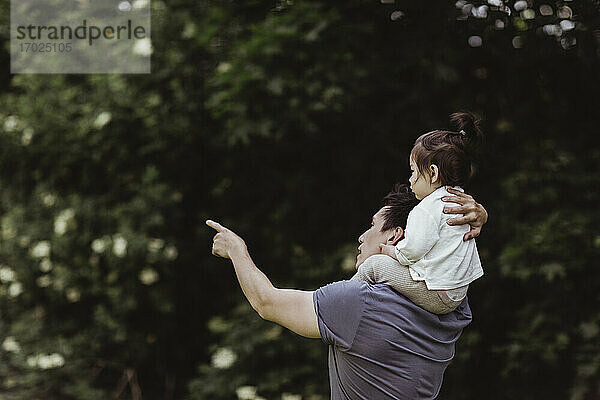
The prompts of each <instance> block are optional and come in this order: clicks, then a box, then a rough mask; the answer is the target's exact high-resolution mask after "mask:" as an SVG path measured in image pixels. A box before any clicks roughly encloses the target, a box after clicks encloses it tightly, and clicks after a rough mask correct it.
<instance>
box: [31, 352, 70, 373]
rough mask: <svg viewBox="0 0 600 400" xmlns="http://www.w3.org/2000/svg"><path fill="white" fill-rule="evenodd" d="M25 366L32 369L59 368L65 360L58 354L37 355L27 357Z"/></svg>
mask: <svg viewBox="0 0 600 400" xmlns="http://www.w3.org/2000/svg"><path fill="white" fill-rule="evenodd" d="M27 365H29V366H30V367H32V368H35V367H38V368H41V369H51V368H60V367H62V366H63V365H65V359H64V357H63V356H62V355H60V354H58V353H52V354H37V355H35V356H29V357H27Z"/></svg>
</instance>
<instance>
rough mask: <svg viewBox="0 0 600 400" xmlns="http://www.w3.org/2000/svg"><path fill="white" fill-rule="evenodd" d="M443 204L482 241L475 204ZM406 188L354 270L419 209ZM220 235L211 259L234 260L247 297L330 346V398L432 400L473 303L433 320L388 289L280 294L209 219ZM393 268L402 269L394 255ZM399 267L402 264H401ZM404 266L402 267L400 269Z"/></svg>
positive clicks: (481, 216)
mask: <svg viewBox="0 0 600 400" xmlns="http://www.w3.org/2000/svg"><path fill="white" fill-rule="evenodd" d="M452 193H453V194H455V196H452V197H451V198H449V199H445V201H451V202H455V203H458V204H460V206H458V207H447V209H448V210H447V212H449V213H453V214H463V216H462V217H459V218H455V219H454V220H450V221H452V222H450V221H449V223H451V224H465V223H470V225H471V231H470V232H468V233H467V234H466V235H465V240H468V239H470V238H471V237H475V236H478V235H479V232H480V229H481V226H482V225H483V224H484V223H485V222H486V221H487V213H486V211H485V209H484V208H483V207H482V206H481V205H480V204H478V203H477V202H475V201H474V200H473V198H472V197H471V196H469V195H467V194H464V193H462V192H459V191H452ZM415 204H416V203H415V199H414V196H413V195H412V193H410V192H409V191H408V190H404V191H398V190H396V191H393V192H391V193H390V194H388V195H387V196H386V197H385V199H384V204H383V207H382V208H381V209H380V210H379V211H377V212H376V213H375V215H374V216H373V219H372V223H371V227H370V228H369V229H368V230H367V231H366V232H364V233H363V234H362V235H361V236H360V238H359V242H360V243H361V244H360V246H359V254H358V256H357V262H356V267H357V268H358V266H359V265H360V264H361V263H362V262H363V261H364V260H365V259H367V258H368V257H370V256H373V255H376V254H378V253H379V251H380V246H381V245H385V244H388V245H393V244H395V243H396V242H397V241H398V240H400V239H401V238H402V236H403V233H404V227H405V226H406V218H407V216H408V213H409V212H410V210H411V209H412V207H413V206H414V205H415ZM206 223H207V225H209V226H210V227H212V228H214V229H215V230H216V231H217V234H216V235H215V237H214V238H213V247H212V253H213V254H214V255H217V256H220V257H224V258H229V259H230V260H231V261H232V262H233V266H234V269H235V272H236V275H237V278H238V281H239V283H240V286H241V288H242V291H243V292H244V295H245V296H246V298H247V299H248V301H249V302H250V304H251V305H252V307H253V308H254V309H255V310H256V311H257V312H258V314H259V315H260V316H261V317H262V318H263V319H266V320H268V321H273V322H276V323H278V324H279V325H282V326H284V327H286V328H288V329H290V330H292V331H293V332H295V333H297V334H299V335H302V336H305V337H309V338H319V337H320V338H321V339H322V340H323V341H324V342H325V343H327V344H329V378H330V386H331V398H332V399H365V400H376V399H411V400H413V399H433V398H435V397H436V396H437V394H438V392H439V389H440V387H441V383H442V378H443V373H444V371H445V369H446V367H447V366H448V364H449V363H450V361H451V360H452V358H453V356H454V344H455V342H456V341H457V340H458V338H459V336H460V334H461V333H462V329H463V328H464V327H465V326H466V325H468V324H469V323H470V322H471V312H470V309H469V305H468V301H467V299H466V298H465V299H464V301H463V303H462V304H461V305H460V306H459V307H458V308H457V309H456V310H454V311H453V312H451V313H448V314H444V315H436V314H432V313H430V312H428V311H426V310H424V309H422V308H420V307H418V306H417V305H415V304H414V303H412V302H411V301H409V300H408V299H407V298H406V297H404V296H402V295H400V294H399V293H397V292H395V291H394V290H392V289H391V288H390V287H389V286H387V285H385V284H375V285H371V284H368V283H367V282H358V281H341V282H335V283H332V284H329V285H327V286H324V287H322V288H320V289H318V290H316V291H314V292H313V291H302V290H293V289H278V288H275V287H274V286H273V285H272V284H271V282H270V281H269V279H268V278H267V277H266V276H265V275H264V274H263V273H262V272H261V271H260V270H259V269H258V268H257V267H256V265H255V264H254V262H253V261H252V259H251V258H250V255H249V253H248V250H247V248H246V245H245V243H244V241H243V240H242V239H241V238H240V237H239V236H237V235H236V234H235V233H233V232H232V231H231V230H229V229H227V228H225V227H223V226H221V225H220V224H218V223H216V222H213V221H210V220H208V221H206ZM378 257H386V260H387V259H389V260H388V261H389V262H392V263H397V261H395V260H393V259H392V258H390V257H387V256H382V255H379V256H378ZM398 266H399V265H398ZM399 267H400V266H399Z"/></svg>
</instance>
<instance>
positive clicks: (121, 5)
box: [119, 1, 131, 11]
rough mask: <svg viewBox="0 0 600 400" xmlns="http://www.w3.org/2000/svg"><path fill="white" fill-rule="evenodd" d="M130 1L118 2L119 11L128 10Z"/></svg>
mask: <svg viewBox="0 0 600 400" xmlns="http://www.w3.org/2000/svg"><path fill="white" fill-rule="evenodd" d="M130 10H131V3H130V2H128V1H122V2H120V3H119V11H130Z"/></svg>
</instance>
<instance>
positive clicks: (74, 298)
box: [66, 288, 81, 303]
mask: <svg viewBox="0 0 600 400" xmlns="http://www.w3.org/2000/svg"><path fill="white" fill-rule="evenodd" d="M66 295H67V300H69V301H70V302H71V303H76V302H78V301H79V299H80V298H81V292H80V291H79V289H77V288H68V289H67V291H66Z"/></svg>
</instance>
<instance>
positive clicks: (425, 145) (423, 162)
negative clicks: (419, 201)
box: [410, 112, 483, 187]
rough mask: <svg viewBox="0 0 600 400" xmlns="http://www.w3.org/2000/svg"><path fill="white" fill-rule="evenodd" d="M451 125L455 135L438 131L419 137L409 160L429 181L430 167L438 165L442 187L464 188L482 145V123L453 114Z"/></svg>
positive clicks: (476, 118) (461, 113) (473, 116)
mask: <svg viewBox="0 0 600 400" xmlns="http://www.w3.org/2000/svg"><path fill="white" fill-rule="evenodd" d="M450 121H451V123H452V125H453V128H454V129H456V131H443V130H437V131H432V132H428V133H425V134H423V135H421V136H419V138H417V140H416V141H415V145H414V147H413V149H412V151H411V153H410V156H411V157H412V159H413V161H414V162H415V164H416V166H417V169H418V172H419V174H420V175H424V176H426V177H429V167H430V166H431V165H432V164H435V165H437V167H438V171H439V172H438V173H439V179H440V183H441V184H442V186H461V187H465V186H466V185H467V184H468V183H469V180H470V179H471V175H472V173H473V161H474V158H475V155H476V153H477V152H478V151H479V148H480V146H481V144H482V142H483V133H482V132H481V129H480V128H479V123H480V119H479V118H478V117H477V116H476V115H474V114H473V113H470V112H459V113H454V114H452V115H451V116H450ZM426 172H427V173H426Z"/></svg>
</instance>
